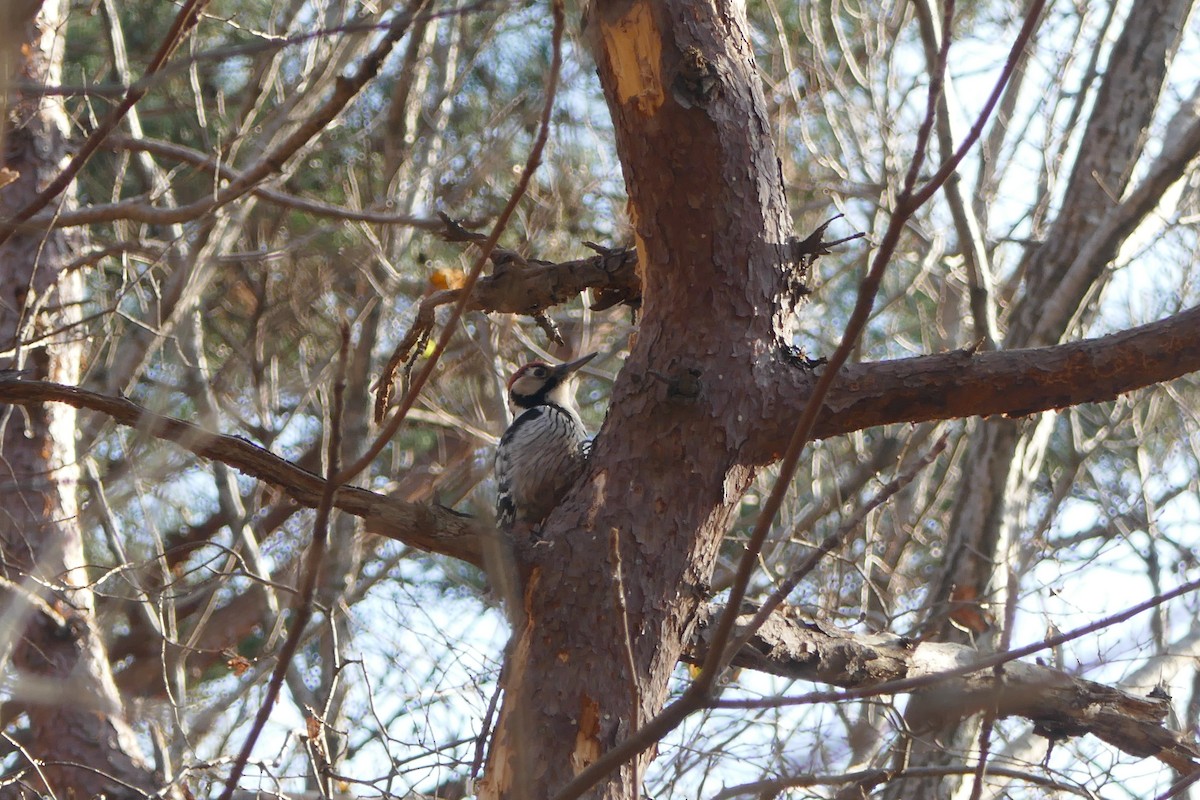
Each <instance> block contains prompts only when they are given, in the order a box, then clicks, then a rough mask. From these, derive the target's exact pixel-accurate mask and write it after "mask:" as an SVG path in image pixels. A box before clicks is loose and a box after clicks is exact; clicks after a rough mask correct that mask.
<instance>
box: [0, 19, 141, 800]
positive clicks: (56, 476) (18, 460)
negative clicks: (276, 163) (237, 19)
mask: <svg viewBox="0 0 1200 800" xmlns="http://www.w3.org/2000/svg"><path fill="white" fill-rule="evenodd" d="M66 8H67V3H66V2H65V0H47V2H45V3H43V4H41V5H40V7H39V4H38V3H30V2H18V3H12V4H8V5H7V6H6V7H5V11H4V19H3V20H0V22H3V25H4V30H5V33H6V35H7V38H6V40H5V44H6V45H7V46H6V48H5V49H4V51H3V53H2V57H3V58H4V63H5V67H6V70H5V77H6V78H15V79H16V81H21V82H28V83H32V84H43V83H46V84H57V83H59V82H60V75H59V70H60V65H61V61H62V48H63V38H64V37H63V27H64V24H65V16H64V15H65V13H66ZM3 89H4V92H5V95H6V98H7V100H6V105H7V108H6V111H7V115H6V122H7V123H8V126H7V128H6V129H5V131H4V140H3V148H4V149H3V154H4V163H3V166H4V168H5V169H6V170H8V171H9V172H7V173H6V174H7V175H8V176H9V177H10V178H15V180H14V181H13V182H12V183H10V184H9V185H7V186H5V187H4V188H3V189H0V218H5V217H9V216H11V215H12V214H13V213H14V212H15V211H16V210H18V209H20V208H21V207H23V206H24V205H25V204H26V203H27V202H29V200H30V198H31V197H33V196H34V195H35V194H36V193H37V191H38V190H39V189H41V188H42V187H43V186H45V185H46V183H47V182H48V181H49V180H50V179H52V178H53V177H54V176H55V175H56V174H58V171H59V170H60V168H61V166H62V160H63V156H64V152H65V147H64V144H65V138H66V118H65V114H64V112H63V108H62V105H61V103H60V102H59V100H58V99H57V98H53V97H39V96H37V95H33V96H30V97H24V96H21V95H20V94H19V93H17V92H14V91H13V89H12V84H11V83H8V82H7V81H6V83H5V86H4V87H3ZM72 245H73V242H72V241H71V240H70V239H68V237H67V236H65V235H63V234H62V233H50V234H40V233H28V234H18V235H15V236H13V237H12V238H11V239H9V240H8V242H7V243H5V244H4V246H3V247H2V248H0V351H5V355H4V356H3V357H0V369H5V368H20V369H24V370H28V371H29V372H31V373H33V374H34V375H36V376H38V377H43V378H48V379H50V380H56V381H61V382H64V383H71V384H73V383H76V382H78V380H79V355H78V353H79V350H78V347H77V345H75V344H73V343H72V342H71V332H70V329H69V326H70V324H71V322H72V321H74V320H76V319H77V318H78V313H79V311H78V302H79V299H80V297H81V284H80V279H79V276H78V274H65V273H61V272H60V267H61V265H62V264H63V263H64V262H65V261H66V260H69V255H70V253H69V251H70V249H71V248H72ZM75 415H76V412H75V409H74V408H71V407H69V406H64V405H61V404H50V405H43V406H36V407H32V408H29V409H28V410H27V412H26V413H25V414H22V413H9V414H5V415H4V417H3V431H2V433H0V445H2V447H3V452H2V454H0V486H3V491H0V496H2V497H3V498H4V503H3V505H4V511H3V513H2V514H0V550H2V553H3V559H4V563H3V576H4V578H5V579H6V580H7V581H10V582H11V584H12V585H13V586H14V588H12V589H10V590H8V591H6V597H5V600H4V607H5V609H6V614H5V623H6V625H5V628H4V629H3V631H0V643H2V644H0V647H2V650H0V652H2V653H3V655H4V656H5V657H8V656H11V663H12V665H13V666H14V667H15V668H16V669H17V672H18V678H17V679H16V682H15V687H16V688H15V690H14V692H13V704H12V705H13V706H14V707H16V708H19V709H21V710H22V711H23V712H24V713H25V715H26V716H27V717H28V721H29V724H28V740H27V741H25V742H23V744H24V747H25V754H22V755H21V756H18V757H17V759H16V760H15V761H14V763H13V773H11V774H10V775H9V776H8V777H15V776H16V775H17V771H19V781H18V782H15V783H10V784H8V785H7V786H6V787H4V788H3V789H0V797H9V796H19V795H20V792H21V791H22V789H25V790H29V789H34V790H37V791H46V790H52V791H53V792H55V793H56V795H57V796H58V797H70V796H75V797H93V796H95V795H96V794H97V793H107V796H108V797H112V798H123V797H143V796H144V794H143V793H142V792H141V791H138V790H139V789H149V788H151V787H152V786H154V784H155V781H154V779H153V775H152V774H151V772H150V770H148V769H147V768H146V766H145V765H144V764H143V762H142V759H141V757H140V755H139V751H138V746H137V742H136V741H135V740H134V737H133V734H132V731H131V729H130V727H129V725H128V724H127V723H126V722H125V719H124V714H123V711H122V709H121V706H120V700H119V696H118V694H117V690H116V687H115V686H114V684H113V679H112V673H111V671H110V669H109V663H108V658H107V655H106V653H105V649H104V644H103V642H102V641H101V639H100V636H99V633H98V630H97V628H96V625H95V610H94V605H93V598H92V593H91V591H90V590H88V589H87V588H85V587H86V585H87V580H88V576H87V575H86V574H85V572H84V570H83V565H84V553H83V537H82V535H81V531H80V529H79V526H78V519H77V508H76V502H75V492H76V489H77V484H78V479H79V467H78V464H77V462H76V454H75ZM26 754H27V755H28V756H31V757H32V758H34V759H37V760H39V761H40V762H41V763H40V764H39V765H36V766H35V765H34V764H31V763H29V762H28V761H27V760H26V759H25V755H26Z"/></svg>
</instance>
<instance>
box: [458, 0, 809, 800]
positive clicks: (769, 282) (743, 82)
mask: <svg viewBox="0 0 1200 800" xmlns="http://www.w3.org/2000/svg"><path fill="white" fill-rule="evenodd" d="M586 35H587V36H588V37H589V38H590V41H591V45H592V50H593V54H594V55H595V58H596V62H597V66H598V69H599V73H600V79H601V83H602V85H603V86H604V91H605V96H606V98H607V100H608V104H609V108H610V110H611V113H612V117H613V120H614V124H615V128H616V135H617V147H618V151H619V153H620V156H621V163H622V164H623V166H624V171H625V180H626V185H627V187H628V190H629V212H630V217H631V219H632V220H633V221H634V224H635V228H636V234H637V249H638V254H639V269H640V271H641V274H642V277H643V316H642V324H641V328H640V331H639V333H638V336H637V341H636V343H635V344H634V346H633V348H632V352H631V353H630V357H629V360H628V362H627V363H626V365H625V368H624V369H623V370H622V372H621V376H620V378H619V379H618V382H617V384H616V385H615V386H614V389H613V398H612V405H611V411H610V414H609V418H608V420H607V421H606V423H605V425H604V427H603V429H602V431H601V432H600V434H599V436H598V438H597V441H596V446H595V449H594V450H593V454H592V461H591V471H590V473H589V475H588V476H587V478H586V479H585V480H584V481H583V482H582V484H581V485H580V486H579V487H577V489H576V491H575V492H574V493H573V494H572V495H571V496H569V497H568V498H567V500H566V501H565V502H564V503H563V504H562V505H561V506H559V508H558V509H557V510H556V511H555V512H554V513H553V514H552V515H551V517H550V518H549V520H548V521H547V523H546V526H545V530H544V534H543V540H542V541H541V542H540V543H539V544H538V545H536V546H534V547H532V548H530V549H529V550H528V552H527V553H526V554H525V558H524V559H519V560H521V561H523V562H524V563H523V567H524V568H525V570H526V571H527V573H528V579H527V581H526V583H525V586H526V591H525V597H524V604H525V608H524V620H523V623H522V624H521V627H520V629H519V630H517V631H516V633H515V635H514V640H513V643H512V644H511V646H510V652H509V655H508V660H507V666H506V672H505V676H504V680H503V684H504V689H505V698H504V703H503V706H502V709H501V714H500V718H499V721H498V725H497V731H496V734H495V738H494V741H493V744H492V748H491V751H490V754H489V760H488V766H487V779H486V783H485V785H484V787H482V793H481V797H487V798H518V797H520V798H549V797H553V796H554V794H555V793H556V791H557V790H558V789H560V788H561V787H562V786H563V785H565V784H566V783H567V781H568V780H569V779H570V778H571V777H572V776H573V775H575V774H576V773H577V772H578V771H579V770H580V769H582V768H583V767H585V766H586V765H588V764H590V763H591V762H592V761H594V760H595V759H596V757H597V756H599V755H600V754H601V753H602V752H604V751H605V750H607V749H609V748H610V747H612V746H613V745H614V744H615V743H617V742H619V741H621V740H622V739H623V738H624V737H626V736H628V735H629V734H630V732H631V729H632V725H631V722H630V720H631V708H632V705H633V703H634V702H640V714H641V718H642V719H643V720H645V719H646V718H647V717H649V716H650V715H653V714H654V713H655V712H656V711H658V710H659V709H660V708H661V707H662V705H663V702H664V700H665V698H666V692H667V682H668V678H669V677H670V675H671V673H672V670H673V669H674V667H675V663H676V662H677V661H678V659H679V656H680V654H681V652H682V650H683V647H684V644H685V643H686V642H687V641H688V639H689V637H690V635H691V633H692V630H693V627H694V624H695V615H696V611H697V609H698V605H699V602H700V601H701V599H702V598H703V596H704V594H705V592H704V586H705V583H706V581H707V580H708V578H709V576H710V574H711V571H712V568H713V564H714V559H715V556H716V553H717V548H718V545H719V544H720V541H721V537H722V534H723V532H724V530H725V528H726V523H727V522H728V520H729V516H730V512H731V510H732V509H733V508H734V507H735V505H736V503H737V502H738V499H739V498H740V497H741V495H742V493H743V492H744V491H745V489H746V488H747V485H748V483H749V481H750V479H751V477H752V475H753V471H754V468H753V465H752V464H751V463H750V462H749V459H747V458H746V457H745V455H744V453H743V446H744V445H745V444H746V443H747V441H748V440H749V439H750V438H751V429H752V428H753V427H754V426H756V425H757V424H759V423H760V422H761V421H762V420H763V419H764V418H765V417H766V415H767V413H768V410H767V409H765V408H764V407H763V402H762V397H763V396H764V395H763V392H762V391H761V390H760V389H761V386H765V385H766V384H768V383H769V382H770V380H771V378H770V376H771V374H772V373H773V372H775V371H778V370H788V369H797V368H796V367H792V366H788V365H785V364H784V363H783V361H782V359H780V358H778V356H777V355H776V353H777V351H778V346H779V342H780V337H781V336H782V335H784V334H785V325H786V321H787V320H788V319H789V316H790V312H791V310H792V298H791V297H790V296H789V288H790V287H792V286H794V284H795V278H796V276H794V275H793V274H792V273H791V272H790V270H789V265H788V264H786V263H784V255H785V252H786V248H785V246H784V243H785V242H786V241H787V240H788V238H789V236H790V234H791V223H790V220H789V219H788V217H787V213H786V206H785V202H784V195H783V187H782V185H781V182H780V175H779V168H778V162H777V160H776V155H775V150H774V145H773V144H772V141H771V137H770V125H769V124H768V121H767V118H766V115H765V110H764V109H765V105H764V102H763V98H762V96H761V89H760V83H759V79H758V76H757V73H756V70H755V65H754V61H753V58H752V54H751V48H750V42H749V39H748V35H747V26H746V20H745V18H744V17H743V15H742V11H741V8H740V6H739V5H738V4H734V3H725V2H720V3H716V4H715V5H710V4H695V3H691V2H684V1H683V0H674V1H673V2H648V0H640V1H635V2H605V3H598V4H596V5H595V6H594V7H593V8H592V9H591V10H590V15H589V19H588V21H587V34H586ZM613 537H616V538H617V540H618V541H619V544H620V553H621V570H622V572H623V576H624V580H623V585H622V587H618V586H617V584H616V581H615V580H614V573H615V571H616V570H615V566H616V565H615V564H614V563H613V559H612V557H611V556H610V555H609V553H610V549H611V542H612V539H613ZM621 588H623V598H620V599H619V596H618V592H619V591H620V589H621ZM622 604H623V606H624V607H625V608H627V609H628V626H629V630H630V638H629V640H626V638H625V637H624V635H623V633H622V625H621V620H620V616H619V614H618V611H617V609H618V608H619V607H621V606H622ZM626 648H629V649H630V650H632V656H633V662H634V663H635V665H636V674H634V675H630V674H629V670H628V669H627V668H626V666H625V665H626V663H627V657H626ZM635 698H636V700H635ZM631 778H632V775H631V770H630V769H629V768H628V767H626V768H625V769H623V770H621V771H620V772H618V773H614V774H613V775H612V776H611V777H610V779H609V780H608V782H607V783H604V784H601V785H600V786H598V787H597V788H596V789H594V790H593V791H592V793H591V794H590V795H589V796H592V797H606V798H613V799H614V800H615V799H616V798H627V797H631V796H632V794H633V787H632V785H631Z"/></svg>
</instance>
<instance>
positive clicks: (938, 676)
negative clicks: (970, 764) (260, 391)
mask: <svg viewBox="0 0 1200 800" xmlns="http://www.w3.org/2000/svg"><path fill="white" fill-rule="evenodd" d="M715 613H719V610H717V611H716V612H714V611H713V610H712V609H709V611H708V613H707V614H706V616H705V620H702V623H703V622H705V621H707V622H709V623H711V620H712V618H713V616H714V614H715ZM752 617H753V613H750V614H745V615H742V616H741V617H739V623H740V624H746V623H749V622H750V620H751V618H752ZM712 633H713V629H712V626H711V624H708V625H707V626H706V627H702V628H701V629H700V631H699V632H698V633H697V635H696V637H695V638H694V640H693V653H692V654H691V655H690V656H689V660H693V661H698V660H700V659H702V658H703V657H704V650H705V645H706V641H707V638H708V637H710V636H711V635H712ZM980 658H981V654H980V653H979V652H977V651H975V650H973V649H972V648H970V647H967V646H965V645H959V644H951V643H939V642H917V641H914V640H912V639H906V638H904V637H901V636H896V635H894V634H889V633H883V634H861V633H852V632H850V631H845V630H841V629H838V628H835V627H833V626H829V625H825V624H823V623H820V622H817V621H813V620H806V619H802V618H800V617H799V616H798V615H797V614H796V613H795V609H784V610H781V611H780V612H777V613H775V614H773V615H772V616H771V617H770V619H768V620H767V622H766V624H765V625H763V626H762V627H761V628H760V629H759V630H758V632H757V633H756V634H755V637H754V638H753V639H752V640H751V641H750V642H749V643H748V644H747V646H746V647H743V648H742V649H741V651H739V653H738V655H737V657H735V658H734V661H733V663H734V664H735V665H737V666H740V667H744V668H747V669H754V670H758V671H760V672H768V673H771V674H775V675H781V676H784V677H789V678H799V679H802V680H809V681H815V682H819V683H823V684H828V685H833V686H840V687H843V688H848V689H864V688H870V687H874V686H879V685H881V684H884V683H887V682H891V681H899V680H908V681H911V680H912V679H923V678H927V679H928V684H927V685H928V688H930V689H931V690H932V692H933V693H935V694H936V698H937V700H938V702H937V703H936V706H935V707H934V708H932V709H931V711H932V712H934V714H935V715H936V717H937V718H936V719H935V718H934V715H931V716H929V718H927V719H924V720H918V721H917V722H923V723H924V724H925V725H926V727H927V728H928V729H929V730H933V729H936V728H938V727H941V726H944V725H945V724H947V723H949V722H950V721H952V720H954V719H958V718H962V717H966V716H970V715H971V714H975V713H978V712H980V711H982V710H984V709H990V710H992V711H994V712H996V714H997V716H999V717H1024V718H1025V719H1028V720H1030V721H1031V722H1032V723H1033V726H1034V727H1033V730H1034V733H1036V734H1038V735H1040V736H1044V737H1046V738H1047V739H1049V740H1051V741H1052V742H1053V741H1059V740H1062V739H1067V738H1069V737H1073V736H1082V735H1084V734H1089V733H1090V734H1092V735H1094V736H1096V737H1098V738H1100V739H1102V740H1104V741H1105V742H1107V743H1108V744H1110V745H1112V746H1113V747H1116V748H1118V749H1119V750H1122V751H1124V752H1126V753H1129V754H1130V755H1133V756H1136V757H1138V758H1147V757H1154V758H1157V759H1159V760H1160V761H1162V762H1163V763H1165V764H1167V765H1169V766H1171V767H1172V768H1174V769H1177V770H1179V771H1181V772H1183V773H1185V774H1187V773H1190V772H1192V771H1194V770H1196V769H1198V768H1200V746H1198V745H1197V744H1196V743H1195V742H1194V741H1193V740H1192V739H1191V737H1189V736H1186V735H1184V734H1182V733H1179V732H1176V731H1173V730H1170V729H1168V728H1166V727H1164V725H1163V722H1164V721H1165V720H1166V719H1167V716H1168V713H1169V712H1170V708H1171V702H1170V699H1169V698H1167V697H1165V696H1163V697H1157V696H1147V697H1142V696H1138V695H1134V694H1130V693H1129V692H1125V691H1122V690H1120V689H1114V688H1112V687H1109V686H1105V685H1103V684H1099V683H1096V682H1094V681H1089V680H1084V679H1083V678H1078V677H1075V676H1072V675H1068V674H1066V673H1064V672H1060V671H1059V670H1055V669H1051V668H1049V667H1044V666H1041V665H1038V664H1029V663H1026V662H1021V661H1010V662H1008V663H1007V664H1005V665H1004V668H1003V677H1002V678H999V679H998V678H997V676H996V673H995V671H994V670H993V669H991V668H981V669H979V670H978V671H974V672H968V673H967V674H962V675H954V676H953V677H944V676H943V675H942V673H946V672H952V671H956V670H959V671H960V670H961V669H962V668H963V667H968V666H970V665H972V664H975V663H977V662H979V661H980ZM764 702H768V703H769V702H770V701H769V700H767V701H764ZM909 722H910V724H911V723H913V722H914V721H913V720H909Z"/></svg>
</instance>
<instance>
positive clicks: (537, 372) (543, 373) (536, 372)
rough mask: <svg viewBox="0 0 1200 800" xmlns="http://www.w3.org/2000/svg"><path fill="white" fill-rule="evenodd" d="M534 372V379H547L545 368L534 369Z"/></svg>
mask: <svg viewBox="0 0 1200 800" xmlns="http://www.w3.org/2000/svg"><path fill="white" fill-rule="evenodd" d="M532 372H533V377H535V378H544V377H546V368H545V367H534V368H533V370H532Z"/></svg>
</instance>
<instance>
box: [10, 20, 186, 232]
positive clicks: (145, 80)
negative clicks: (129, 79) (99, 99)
mask: <svg viewBox="0 0 1200 800" xmlns="http://www.w3.org/2000/svg"><path fill="white" fill-rule="evenodd" d="M208 2H209V0H186V2H185V3H184V4H183V8H181V9H180V10H179V13H178V14H176V15H175V20H174V21H173V22H172V23H171V29H170V30H169V31H167V35H166V37H165V38H164V39H163V41H162V44H160V45H159V47H158V52H156V53H155V54H154V58H152V59H151V60H150V63H149V65H147V67H146V71H145V73H144V74H143V75H142V78H141V80H139V81H138V82H137V83H135V84H133V85H132V86H130V87H129V89H127V90H126V92H125V96H124V97H123V98H122V99H121V102H120V103H118V104H117V106H116V108H114V109H113V110H112V111H110V112H109V113H108V116H106V117H105V118H104V120H103V121H102V122H101V123H100V125H99V126H97V128H96V129H95V130H94V131H92V133H91V135H90V136H88V138H87V140H86V141H84V143H83V144H82V145H80V147H79V149H78V150H77V151H76V153H75V156H74V157H73V158H72V159H71V161H70V163H68V164H67V166H66V167H64V168H63V170H62V172H60V173H59V174H58V175H57V176H56V177H55V178H54V180H52V181H51V182H50V183H49V185H47V186H46V188H45V189H43V190H42V191H41V192H39V193H38V195H37V197H35V198H33V200H31V201H30V202H29V204H28V205H26V206H25V207H24V208H22V209H21V210H20V211H18V212H17V213H16V214H14V215H13V217H12V218H11V220H10V221H9V224H8V225H6V226H5V229H4V230H2V231H0V245H3V244H4V243H5V242H7V241H8V240H9V239H10V238H12V235H13V233H14V232H15V231H16V226H18V225H20V224H21V223H23V222H27V221H28V220H29V219H31V218H32V217H33V215H34V214H36V213H37V212H39V211H41V210H42V209H43V208H45V207H46V206H47V205H49V204H50V201H52V200H53V199H54V198H56V197H58V196H59V195H60V194H62V192H63V190H65V189H66V188H67V187H68V186H70V185H71V181H73V180H75V176H76V175H78V174H79V171H80V170H81V169H83V166H84V164H86V163H87V162H88V159H90V158H91V157H92V155H93V154H94V153H95V152H96V150H97V149H99V147H100V144H101V143H102V142H103V141H104V140H105V138H106V137H107V136H108V135H109V134H110V133H112V132H113V131H114V130H115V129H116V127H117V125H118V124H119V123H120V122H121V120H122V119H124V118H125V115H126V114H128V113H129V110H130V109H131V108H133V106H134V104H135V103H137V102H138V101H139V100H141V99H142V98H143V97H145V96H146V92H147V91H148V90H149V80H150V79H151V78H153V76H154V74H155V73H156V72H158V71H159V70H161V69H162V68H163V66H165V65H166V63H167V60H168V59H169V58H170V57H171V55H172V54H173V53H174V52H175V51H176V50H177V49H178V48H179V45H180V44H182V43H183V40H184V39H186V38H187V37H188V35H189V34H190V33H191V32H192V31H193V30H194V29H195V27H196V24H197V23H198V22H199V21H200V12H201V11H203V10H204V7H205V6H206V5H208Z"/></svg>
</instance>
